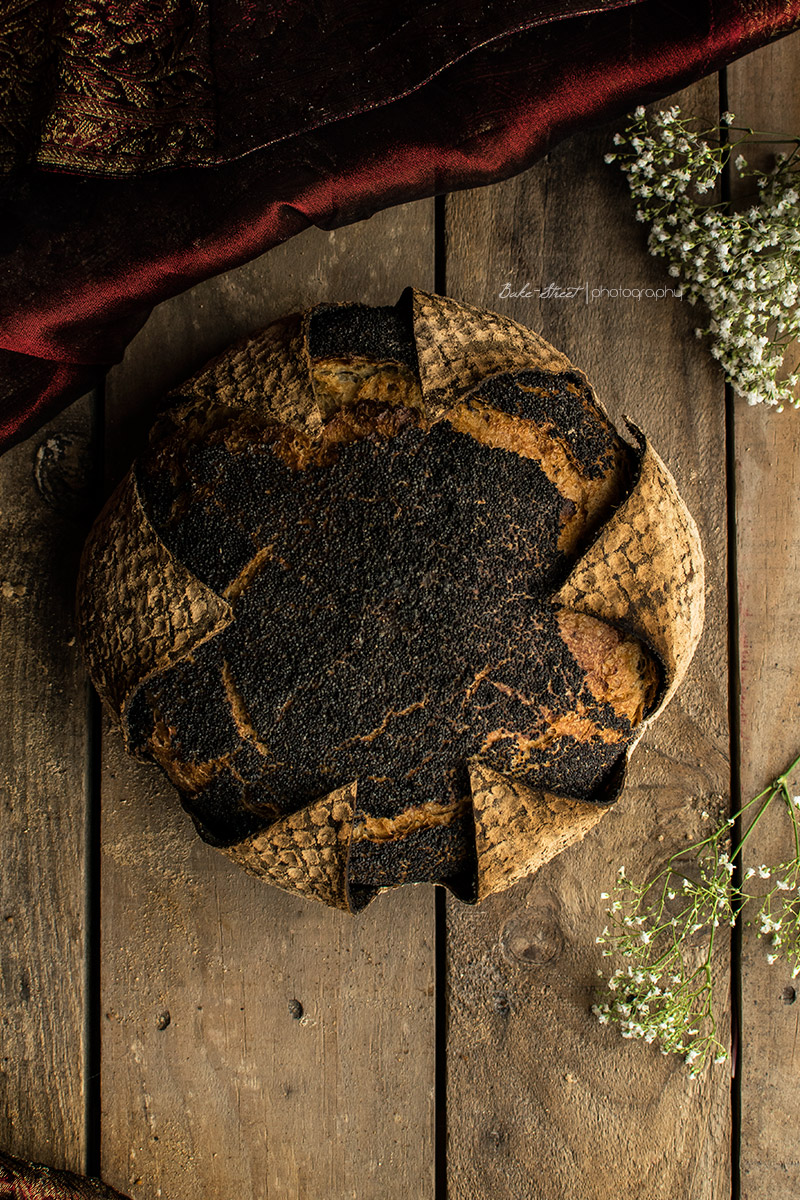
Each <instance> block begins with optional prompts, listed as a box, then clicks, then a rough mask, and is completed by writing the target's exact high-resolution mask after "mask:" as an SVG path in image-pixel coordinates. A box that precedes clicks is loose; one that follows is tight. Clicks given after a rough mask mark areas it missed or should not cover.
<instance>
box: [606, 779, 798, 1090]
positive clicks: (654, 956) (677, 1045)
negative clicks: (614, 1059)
mask: <svg viewBox="0 0 800 1200" xmlns="http://www.w3.org/2000/svg"><path fill="white" fill-rule="evenodd" d="M798 765H800V755H798V757H797V758H796V759H795V760H794V762H793V763H791V764H790V766H789V767H787V769H786V770H785V771H784V772H783V774H782V775H779V776H778V777H777V778H776V779H774V780H773V781H772V783H770V784H769V786H768V787H766V788H764V790H763V791H761V792H759V793H758V795H757V796H753V798H752V799H751V800H748V801H747V803H746V804H745V805H743V806H742V808H740V809H739V811H738V812H736V813H734V814H733V816H730V817H727V818H725V819H720V820H719V821H718V822H717V824H716V826H715V828H714V830H713V831H712V832H711V833H710V834H709V835H708V836H707V837H704V838H702V839H701V840H700V841H698V842H695V843H693V844H692V845H691V846H689V847H687V848H685V849H681V850H679V851H677V852H676V853H675V854H673V855H672V856H671V858H669V859H668V860H667V862H666V863H665V864H664V866H663V867H662V868H661V870H660V871H658V873H657V874H656V875H655V876H653V878H651V879H650V880H649V881H648V882H646V883H636V882H634V881H633V880H631V879H629V878H628V876H627V874H626V871H625V868H624V867H620V869H619V872H618V874H617V879H616V882H615V884H614V887H613V889H612V892H611V893H608V892H602V893H601V897H600V898H601V899H602V900H610V901H611V903H610V905H609V907H608V909H607V919H608V924H607V925H606V926H605V928H604V929H603V932H602V933H601V934H600V935H599V936H598V937H597V938H596V939H595V941H596V942H597V943H598V944H599V945H601V946H602V947H603V951H602V953H603V956H604V957H612V956H614V955H616V956H619V957H621V958H622V959H623V960H626V961H625V962H624V964H623V965H621V966H617V967H616V968H615V969H614V971H613V972H612V974H611V975H610V976H609V977H608V978H607V980H606V994H605V996H604V997H602V998H601V999H600V1001H599V1002H598V1003H597V1004H595V1005H593V1006H592V1012H593V1013H594V1014H595V1016H596V1017H597V1018H598V1020H599V1021H600V1023H601V1024H603V1025H608V1024H616V1025H618V1026H619V1029H620V1032H621V1034H622V1036H623V1037H624V1038H643V1039H644V1041H646V1042H657V1043H658V1045H659V1046H660V1048H661V1051H662V1053H664V1054H670V1053H677V1054H682V1055H683V1056H684V1060H685V1062H686V1064H687V1065H688V1067H689V1073H690V1075H692V1076H697V1075H698V1074H699V1072H700V1071H701V1069H702V1068H703V1066H704V1064H705V1063H706V1061H707V1060H708V1059H709V1058H712V1059H713V1061H714V1062H724V1061H725V1059H726V1058H727V1057H728V1052H727V1050H726V1049H725V1047H724V1045H723V1044H722V1042H721V1041H720V1039H719V1037H718V1030H717V1014H716V1011H715V1004H714V990H713V989H714V971H713V966H714V959H713V955H714V942H715V937H716V931H717V930H718V929H719V928H720V927H724V926H728V927H732V926H733V925H735V924H736V922H737V921H738V920H739V919H740V918H741V916H742V912H743V910H744V908H745V906H746V905H748V904H749V905H751V906H752V907H755V906H758V917H757V919H758V921H759V923H760V928H759V936H760V937H764V938H768V939H769V949H770V953H769V954H768V955H767V961H768V962H770V963H772V962H776V961H777V960H778V959H779V958H780V957H781V956H782V957H783V958H785V959H787V960H788V962H789V964H790V966H791V967H792V972H793V975H794V976H797V975H798V974H800V811H798V810H800V796H793V795H792V794H791V793H790V788H789V780H790V777H791V775H792V773H793V771H795V770H796V768H797V767H798ZM776 799H778V800H780V801H782V802H783V804H784V805H785V807H786V809H787V810H788V813H789V818H790V822H791V830H792V850H793V855H792V856H791V857H790V858H789V859H788V860H787V861H786V862H783V863H781V864H780V865H779V866H777V867H767V866H766V865H765V864H762V865H761V866H759V867H749V868H748V869H747V871H746V872H744V876H743V878H742V880H741V883H740V884H738V885H735V884H734V881H733V877H734V874H735V871H736V866H735V864H736V860H737V858H740V856H741V854H742V851H743V849H744V847H745V845H746V843H747V841H748V839H749V837H750V835H751V834H752V832H753V830H754V829H755V827H756V825H757V824H758V822H759V821H760V819H761V817H762V816H763V814H764V813H765V812H766V811H767V809H768V808H769V806H770V805H771V804H772V802H773V800H776ZM753 810H755V815H752V814H753ZM745 814H747V816H746V818H745ZM703 817H704V818H706V819H708V813H706V812H704V813H703ZM740 818H745V819H746V820H748V821H749V824H748V825H747V828H746V830H745V832H744V833H743V834H742V836H741V838H740V840H739V842H738V844H737V845H736V846H735V847H734V848H733V849H729V842H730V839H731V832H732V830H733V828H734V827H735V826H736V825H737V821H738V820H739V819H740ZM766 879H768V880H772V881H773V882H772V886H771V888H770V890H768V891H767V892H766V893H764V892H763V890H762V891H756V892H750V891H749V890H748V888H749V885H750V881H751V880H758V881H760V880H766ZM756 886H757V887H758V886H759V885H758V884H756ZM598 974H599V975H601V976H603V975H604V972H603V971H599V972H598Z"/></svg>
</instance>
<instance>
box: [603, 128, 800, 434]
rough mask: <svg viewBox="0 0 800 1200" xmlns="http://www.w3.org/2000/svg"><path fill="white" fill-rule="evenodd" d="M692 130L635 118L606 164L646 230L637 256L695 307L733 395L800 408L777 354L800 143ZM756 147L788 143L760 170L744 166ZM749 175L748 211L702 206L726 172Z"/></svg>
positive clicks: (787, 305)
mask: <svg viewBox="0 0 800 1200" xmlns="http://www.w3.org/2000/svg"><path fill="white" fill-rule="evenodd" d="M734 121H735V117H734V115H733V113H723V116H722V121H721V124H720V125H715V126H712V127H710V128H705V129H704V128H699V124H700V123H699V122H698V121H697V120H696V119H695V118H693V117H683V116H682V115H681V111H680V108H679V107H678V106H677V105H673V106H672V107H671V108H667V109H666V110H664V111H662V112H656V113H654V114H652V116H650V117H648V115H647V113H646V111H645V109H644V108H643V107H641V106H640V107H639V108H637V109H636V111H635V113H634V114H633V117H632V118H631V120H630V123H629V124H628V126H627V128H626V129H625V131H624V133H617V134H615V136H614V143H615V145H616V146H617V147H618V149H617V150H616V151H614V152H611V153H609V154H607V155H606V156H605V158H606V162H609V163H610V162H618V163H619V165H620V166H621V168H622V170H623V171H624V172H625V174H626V176H627V178H628V184H629V186H630V190H631V194H632V196H633V198H634V199H635V201H636V203H637V209H636V217H637V220H640V221H647V222H649V224H650V233H649V236H648V248H649V250H650V253H651V254H654V255H658V256H660V257H662V258H666V259H667V261H668V263H669V268H668V270H669V274H670V275H671V276H673V277H674V278H676V279H680V281H681V288H682V294H685V295H686V297H687V299H688V300H689V303H690V304H696V303H697V301H698V300H699V301H702V302H703V304H704V305H705V307H706V309H707V311H708V323H707V324H706V325H703V326H699V327H698V328H697V329H696V330H695V332H696V333H697V336H698V337H704V336H708V337H709V338H710V341H711V353H712V354H713V355H714V357H715V358H716V359H718V360H719V362H720V364H721V366H722V368H723V370H724V371H725V373H726V375H727V377H728V379H729V380H730V382H731V383H732V384H733V386H734V388H735V390H736V391H737V392H738V393H739V395H741V396H743V397H744V398H745V399H746V400H747V401H748V403H750V404H762V403H763V404H769V405H774V406H776V407H777V408H778V411H779V412H780V411H782V409H783V405H784V404H791V405H793V406H794V407H796V408H798V407H800V389H798V388H797V386H796V385H797V383H798V374H797V368H795V369H794V370H791V369H790V367H789V366H788V365H787V363H786V359H785V355H786V350H787V348H788V347H789V345H790V344H791V343H792V342H793V341H795V339H796V338H798V337H800V184H798V181H797V178H796V177H797V174H798V171H800V153H799V151H800V138H789V137H786V136H785V135H780V134H767V133H763V134H762V133H756V132H755V130H753V129H750V128H746V127H738V126H735V125H734ZM756 141H766V142H769V144H770V145H774V144H776V143H778V142H785V143H788V144H789V145H791V146H792V147H793V149H792V150H791V152H789V153H785V154H784V153H782V154H778V155H777V157H776V159H775V165H774V168H773V169H772V170H771V171H761V170H758V169H756V168H753V167H749V166H748V164H747V160H746V158H745V156H744V154H742V153H741V149H740V148H741V147H742V146H743V145H745V144H747V143H753V142H756ZM731 160H733V163H734V166H735V168H736V170H737V171H738V172H739V174H740V175H741V176H747V177H751V178H752V179H753V182H754V184H755V188H756V191H757V199H756V202H755V203H751V204H750V205H749V206H748V207H747V208H746V209H745V210H743V211H726V205H724V204H722V203H718V202H709V203H706V202H704V201H702V200H700V199H699V197H701V196H704V195H706V194H707V193H709V192H711V191H712V190H713V189H714V187H715V185H716V183H717V181H718V179H719V177H720V175H721V174H722V171H723V169H724V168H725V166H726V164H727V163H728V162H729V161H731Z"/></svg>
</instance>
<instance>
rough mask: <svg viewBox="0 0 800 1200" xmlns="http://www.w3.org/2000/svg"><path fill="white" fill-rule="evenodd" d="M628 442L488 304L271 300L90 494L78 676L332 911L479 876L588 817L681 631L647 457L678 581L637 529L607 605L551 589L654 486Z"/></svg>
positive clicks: (276, 869)
mask: <svg viewBox="0 0 800 1200" xmlns="http://www.w3.org/2000/svg"><path fill="white" fill-rule="evenodd" d="M650 454H651V457H652V458H653V459H654V456H652V452H650ZM646 461H650V460H648V455H647V448H646V445H645V443H644V442H643V441H640V443H639V445H638V446H636V447H633V446H630V445H629V444H628V443H627V442H625V441H623V440H622V439H621V438H620V437H619V435H618V434H617V432H616V431H615V429H614V428H613V426H612V425H611V423H610V421H609V419H608V417H607V415H606V414H605V412H604V411H603V409H602V408H601V406H600V405H599V403H598V401H597V400H596V398H595V396H594V394H593V392H592V389H591V387H590V385H589V384H588V382H587V380H586V378H585V376H584V375H583V374H582V372H580V371H579V370H577V369H576V368H574V367H573V366H572V364H571V363H569V362H568V360H567V359H565V358H564V356H563V355H560V354H559V353H558V352H557V351H555V350H554V349H553V348H552V347H550V346H548V345H547V343H545V342H543V341H542V339H541V338H538V337H537V335H535V334H533V333H532V332H531V331H529V330H526V329H524V328H523V327H522V326H519V325H516V324H515V323H514V322H511V321H509V320H507V319H506V318H502V317H499V316H498V315H497V314H492V313H483V312H481V311H480V310H477V309H473V308H470V307H469V306H466V305H459V304H456V303H455V302H454V301H451V300H448V299H447V298H445V297H439V296H431V295H428V294H426V293H422V292H419V291H417V290H415V289H411V288H409V289H407V290H406V292H404V293H403V295H402V296H401V298H400V300H399V301H398V303H397V304H396V305H395V306H393V307H380V308H370V307H367V306H365V305H362V304H337V305H330V304H324V305H317V306H316V307H314V308H313V309H311V310H310V311H308V312H306V313H303V314H292V315H290V316H289V317H287V318H284V319H282V320H281V321H278V322H276V323H275V324H273V325H272V326H270V327H269V329H267V330H266V331H265V332H264V333H263V334H260V335H258V336H257V337H256V338H253V339H249V340H248V341H247V342H246V343H245V344H243V345H240V346H238V347H235V348H234V349H233V350H232V351H230V352H228V353H227V354H226V355H224V356H222V357H221V358H220V359H217V360H215V361H214V362H213V363H211V364H209V366H208V367H207V368H205V369H204V371H202V372H201V373H200V374H199V375H198V376H196V377H195V378H194V379H193V380H191V381H189V383H187V384H186V385H185V386H184V387H183V388H181V389H180V390H179V391H178V393H176V394H174V395H173V396H172V397H170V402H169V405H168V407H167V408H166V409H165V411H164V412H163V414H162V416H161V417H160V419H159V421H158V422H157V424H156V426H155V428H154V430H153V431H152V435H151V439H150V447H149V449H148V451H147V453H146V454H145V455H143V456H142V458H141V459H140V460H139V461H138V462H137V463H136V464H135V465H134V468H133V469H132V471H131V473H130V475H129V476H128V477H127V478H126V480H124V481H123V483H122V484H121V485H120V488H119V489H118V491H117V493H116V494H115V496H114V497H112V499H111V501H110V502H109V505H108V506H107V507H106V509H105V510H104V513H103V514H102V515H101V517H100V518H99V520H98V523H97V525H96V526H95V529H94V530H93V533H92V535H91V537H90V539H89V542H88V543H87V548H86V551H85V554H84V560H83V565H82V578H81V584H80V589H79V606H78V607H79V616H80V622H79V623H80V628H81V637H82V642H83V645H84V649H85V652H86V655H87V659H88V662H89V666H90V670H91V672H92V675H93V678H94V679H95V682H96V684H97V686H98V688H99V690H100V692H101V694H102V695H103V696H104V697H105V698H106V699H107V701H108V702H109V704H110V705H111V707H112V709H113V710H114V712H115V714H116V715H117V716H118V717H119V719H120V720H121V722H122V727H123V731H124V735H125V738H126V741H127V744H128V748H129V749H130V750H131V751H132V752H133V753H134V754H136V755H138V756H140V757H143V758H148V759H152V760H153V761H155V762H156V763H158V764H159V765H160V766H161V767H162V768H163V769H164V771H165V772H166V774H167V775H168V776H169V778H170V779H171V780H172V782H173V783H174V784H175V786H176V787H177V788H178V790H179V792H180V794H181V798H182V801H183V804H184V806H185V807H186V809H187V810H188V812H189V813H190V814H191V816H192V819H193V820H194V823H195V825H196V827H197V830H198V832H199V833H200V835H201V837H203V838H204V839H205V840H207V841H209V842H211V843H212V844H214V845H216V846H219V847H221V848H223V849H225V850H226V852H227V853H229V854H231V855H232V856H233V857H234V858H236V859H237V860H238V861H239V862H241V863H242V865H244V866H246V867H247V868H248V869H250V870H253V871H255V872H256V873H258V874H260V875H263V876H264V877H265V878H267V879H269V880H271V881H272V882H274V883H278V884H279V885H280V886H283V887H289V888H294V889H296V890H298V891H300V892H302V893H303V894H306V895H312V896H315V897H317V898H319V899H323V900H325V901H326V902H328V903H331V904H335V905H338V906H340V907H346V908H349V909H350V910H352V911H355V910H358V909H360V908H363V907H364V906H365V905H366V904H367V903H368V902H369V901H370V899H371V898H372V897H373V896H374V895H375V894H376V893H377V892H378V891H380V890H381V889H384V888H386V887H392V886H396V885H398V884H402V883H421V882H437V883H444V884H446V885H447V886H448V887H450V888H451V890H452V891H453V892H454V893H455V894H456V895H458V896H459V897H460V898H462V899H464V900H466V901H472V902H474V901H475V900H477V899H480V898H481V897H482V896H483V895H485V894H487V893H488V892H489V891H493V890H497V889H498V888H499V887H502V886H507V885H508V884H509V883H511V882H513V881H514V879H516V878H519V877H520V875H522V874H525V873H527V872H528V871H530V870H533V869H535V868H536V867H537V866H538V865H540V863H541V862H542V861H546V860H547V858H549V857H552V855H553V854H554V853H557V852H558V850H560V849H561V848H563V846H565V845H568V844H570V843H571V842H572V841H574V840H576V838H578V837H580V836H582V835H583V833H584V832H585V831H586V829H587V828H589V827H590V826H591V825H592V824H594V823H595V821H596V820H597V819H599V816H600V815H601V814H602V811H603V808H604V804H607V803H608V802H609V801H610V800H612V799H613V798H614V797H615V795H616V794H617V792H618V790H619V787H620V784H621V780H622V777H623V775H624V766H625V762H626V760H627V755H628V753H629V752H630V750H631V749H632V746H633V744H634V743H635V741H636V739H637V737H638V736H639V734H640V732H641V730H642V728H643V723H644V722H645V719H646V718H647V717H648V716H650V715H652V714H654V712H655V710H656V707H657V704H658V702H659V701H662V702H663V700H664V699H665V697H666V695H667V693H668V692H669V690H670V688H672V687H674V685H675V683H676V682H677V677H678V676H679V674H680V673H681V672H682V670H683V669H685V661H688V659H687V658H686V651H687V649H688V643H687V637H688V642H692V641H694V642H696V638H697V636H699V623H701V622H702V557H701V555H700V551H699V544H697V543H696V531H695V530H694V527H693V524H692V523H691V518H690V517H689V516H688V513H685V509H684V508H683V506H682V505H681V502H680V501H679V499H678V498H677V496H676V495H675V493H674V488H673V486H672V481H671V477H669V476H668V473H666V471H665V469H663V464H660V460H658V464H657V470H656V474H657V475H658V479H657V480H656V482H655V488H656V491H657V492H659V494H658V495H657V497H656V504H655V506H654V504H653V496H652V495H651V494H649V493H648V496H649V498H646V500H645V505H649V506H650V510H651V511H650V513H649V514H648V513H647V511H645V514H644V520H645V524H647V522H651V523H652V521H653V519H654V515H655V520H656V524H658V522H659V521H660V520H661V519H662V518H663V517H664V515H665V514H666V516H667V519H668V520H669V519H670V513H669V511H667V510H668V509H669V508H670V506H674V507H675V509H676V511H678V512H679V513H680V514H681V520H682V522H683V525H682V527H681V528H682V529H683V534H680V531H679V542H680V546H679V547H678V544H677V543H676V545H675V547H674V551H675V554H680V555H683V556H684V557H685V556H686V555H688V559H687V569H688V572H689V574H688V576H687V579H685V580H681V579H680V578H677V577H676V575H675V572H674V571H673V570H672V565H671V563H670V562H666V563H664V564H662V568H658V566H657V565H656V564H655V563H654V562H653V555H652V553H650V552H649V551H647V547H646V544H645V543H646V540H647V536H649V534H648V533H647V531H645V539H644V541H642V545H641V546H640V547H639V548H638V550H637V552H636V554H630V553H629V552H628V549H627V548H629V547H630V545H631V537H630V536H629V537H628V539H627V541H623V543H622V556H623V559H624V562H623V561H622V560H621V559H620V547H619V546H617V548H616V550H615V551H614V553H615V554H616V556H617V562H616V566H615V567H614V568H613V570H612V571H611V573H610V575H611V576H613V578H615V579H616V581H617V582H616V585H615V586H617V589H618V590H619V588H620V586H621V588H622V591H623V592H624V594H625V596H626V597H627V610H626V611H624V612H621V613H620V612H617V611H613V612H610V613H608V614H607V613H605V612H604V611H603V598H602V590H601V595H600V606H599V608H598V604H597V599H596V598H595V599H594V600H591V599H587V597H589V596H590V595H592V594H594V590H596V586H597V583H598V582H599V580H600V578H601V576H602V571H601V572H600V575H598V573H597V571H595V572H594V575H593V576H592V591H591V592H589V591H587V589H586V588H585V587H584V588H583V592H582V597H581V596H580V595H576V596H573V597H571V600H570V602H567V601H566V599H565V598H564V596H563V595H560V594H559V593H560V592H561V593H563V590H564V588H569V587H570V586H573V587H574V586H575V581H576V578H577V576H576V568H578V569H579V572H578V573H580V569H584V570H585V569H586V568H587V567H589V568H591V566H592V563H591V561H590V560H591V556H592V555H594V556H597V555H598V553H599V554H600V555H601V556H602V555H604V554H605V551H604V549H603V535H604V534H605V535H606V536H607V535H608V534H610V533H613V530H614V526H615V523H616V524H617V525H618V524H619V521H620V518H621V515H622V514H624V513H625V512H627V513H628V518H631V517H632V516H635V515H636V512H637V511H638V508H639V507H640V501H641V490H642V486H643V485H644V487H645V490H647V487H648V486H650V487H651V491H652V485H653V479H651V478H650V476H651V475H652V474H653V471H652V469H647V470H645V469H644V467H645V465H646ZM651 465H654V464H651ZM648 479H649V484H648ZM659 489H660V491H659ZM661 493H663V494H661ZM666 501H668V502H669V503H668V504H667V506H666V508H665V507H664V504H665V502H666ZM654 510H655V513H654ZM659 512H660V515H659ZM639 524H640V525H641V521H639ZM635 525H636V522H635V521H633V522H630V521H629V523H628V525H627V528H628V531H629V534H630V533H631V531H633V539H634V541H636V540H641V538H640V537H639V535H637V533H636V530H635ZM618 532H619V531H618ZM674 533H675V530H674V522H673V530H672V533H670V534H669V535H668V536H667V540H668V538H669V536H673V537H674ZM662 535H663V530H662V531H661V533H660V534H659V533H658V531H656V537H657V539H658V538H660V539H661V540H662V541H663V540H664V537H663V536H662ZM642 548H644V550H645V553H641V551H642ZM648 558H649V560H650V562H651V565H652V570H650V579H649V580H648V579H647V575H648V570H649V568H648V566H647V562H646V561H645V560H646V559H648ZM608 561H610V560H608V556H607V555H606V567H608ZM620 567H622V568H623V570H622V575H620V570H619V568H620ZM660 569H663V571H666V572H667V577H660V576H659V577H656V576H655V575H653V571H655V572H658V570H660ZM626 570H627V571H628V572H629V573H630V571H631V570H633V573H634V574H635V575H637V576H638V577H639V583H638V584H636V583H634V584H633V585H632V584H631V580H630V579H627V578H625V577H624V576H625V571H626ZM684 573H685V572H684ZM670 575H671V576H672V577H671V578H670V577H669V576H670ZM665 588H667V589H670V588H671V589H673V590H674V595H672V594H671V596H670V598H669V599H667V600H665V596H664V589H665ZM654 597H655V599H654ZM676 605H677V608H678V609H680V610H681V612H680V614H679V616H678V617H677V618H676V617H675V614H674V612H673V610H674V609H675V608H676ZM617 606H618V607H619V599H617ZM659 606H660V610H661V611H660V612H656V611H655V609H656V608H658V607H659ZM684 610H685V611H684ZM648 613H649V615H648ZM685 618H688V620H689V624H690V625H692V629H691V630H690V632H689V633H688V634H687V632H686V628H685V626H686V625H687V621H686V619H685ZM654 622H655V633H654V632H653V625H654ZM659 622H660V624H659ZM662 626H663V627H666V630H665V629H664V628H662ZM676 637H677V638H678V640H679V641H680V640H681V639H682V641H683V643H684V645H683V649H682V651H681V654H679V655H678V657H679V658H681V661H680V662H678V661H677V659H676V657H675V654H674V653H672V654H671V652H670V647H672V646H673V643H674V642H675V639H676ZM693 648H694V645H693V644H692V645H691V650H693ZM681 655H682V657H681ZM689 656H690V652H689ZM684 660H685V661H684ZM478 797H482V799H478Z"/></svg>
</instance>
